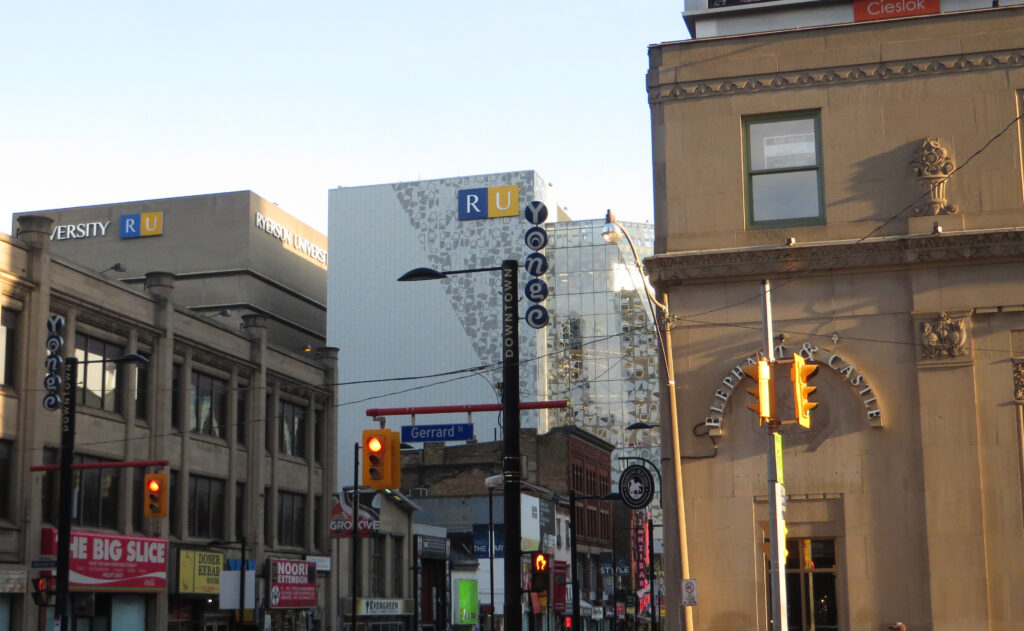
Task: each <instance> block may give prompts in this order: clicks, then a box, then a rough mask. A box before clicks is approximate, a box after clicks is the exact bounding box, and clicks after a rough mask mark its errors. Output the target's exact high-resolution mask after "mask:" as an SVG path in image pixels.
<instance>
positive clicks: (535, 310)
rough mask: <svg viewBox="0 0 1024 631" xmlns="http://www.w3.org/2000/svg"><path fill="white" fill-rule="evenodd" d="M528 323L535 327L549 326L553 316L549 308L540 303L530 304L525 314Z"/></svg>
mask: <svg viewBox="0 0 1024 631" xmlns="http://www.w3.org/2000/svg"><path fill="white" fill-rule="evenodd" d="M524 319H525V320H526V323H527V324H529V325H530V326H532V327H533V328H535V329H543V328H544V327H545V326H547V323H548V322H549V321H550V319H551V317H550V316H549V314H548V310H547V309H545V308H544V307H542V306H540V305H530V306H529V307H528V308H527V309H526V315H525V316H524Z"/></svg>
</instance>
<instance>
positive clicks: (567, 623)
mask: <svg viewBox="0 0 1024 631" xmlns="http://www.w3.org/2000/svg"><path fill="white" fill-rule="evenodd" d="M565 628H566V629H571V628H572V616H566V617H565Z"/></svg>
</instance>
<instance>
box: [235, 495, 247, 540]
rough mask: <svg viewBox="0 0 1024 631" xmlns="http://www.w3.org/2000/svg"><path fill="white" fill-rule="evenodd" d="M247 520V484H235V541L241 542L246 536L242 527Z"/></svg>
mask: <svg viewBox="0 0 1024 631" xmlns="http://www.w3.org/2000/svg"><path fill="white" fill-rule="evenodd" d="M244 519H245V482H236V483H235V539H238V540H239V541H241V539H242V537H244V536H245V528H243V527H242V524H243V523H244V521H243V520H244Z"/></svg>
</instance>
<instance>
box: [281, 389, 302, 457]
mask: <svg viewBox="0 0 1024 631" xmlns="http://www.w3.org/2000/svg"><path fill="white" fill-rule="evenodd" d="M278 410H279V414H278V418H279V419H280V425H281V432H280V445H279V446H278V450H279V451H280V452H281V453H283V454H287V455H289V456H298V457H300V458H305V457H306V417H307V411H306V407H305V406H303V405H299V404H297V403H292V402H290V401H285V400H284V399H281V401H280V403H279V404H278Z"/></svg>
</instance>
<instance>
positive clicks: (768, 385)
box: [743, 357, 775, 425]
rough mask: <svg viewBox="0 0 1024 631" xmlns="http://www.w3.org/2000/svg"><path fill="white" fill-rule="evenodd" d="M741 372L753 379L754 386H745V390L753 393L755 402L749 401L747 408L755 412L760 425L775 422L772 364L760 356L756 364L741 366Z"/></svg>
mask: <svg viewBox="0 0 1024 631" xmlns="http://www.w3.org/2000/svg"><path fill="white" fill-rule="evenodd" d="M743 372H745V373H747V376H748V377H750V378H751V379H753V380H754V383H755V384H756V387H754V388H747V392H749V393H750V394H752V395H754V398H755V399H757V402H756V403H750V404H748V405H747V407H748V408H750V409H751V410H753V411H755V412H757V417H758V419H759V422H760V424H761V425H766V424H771V423H774V422H775V384H774V381H773V375H772V365H771V364H769V363H768V360H767V359H765V358H763V357H762V358H761V359H759V360H757V363H756V364H748V365H746V366H744V367H743Z"/></svg>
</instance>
